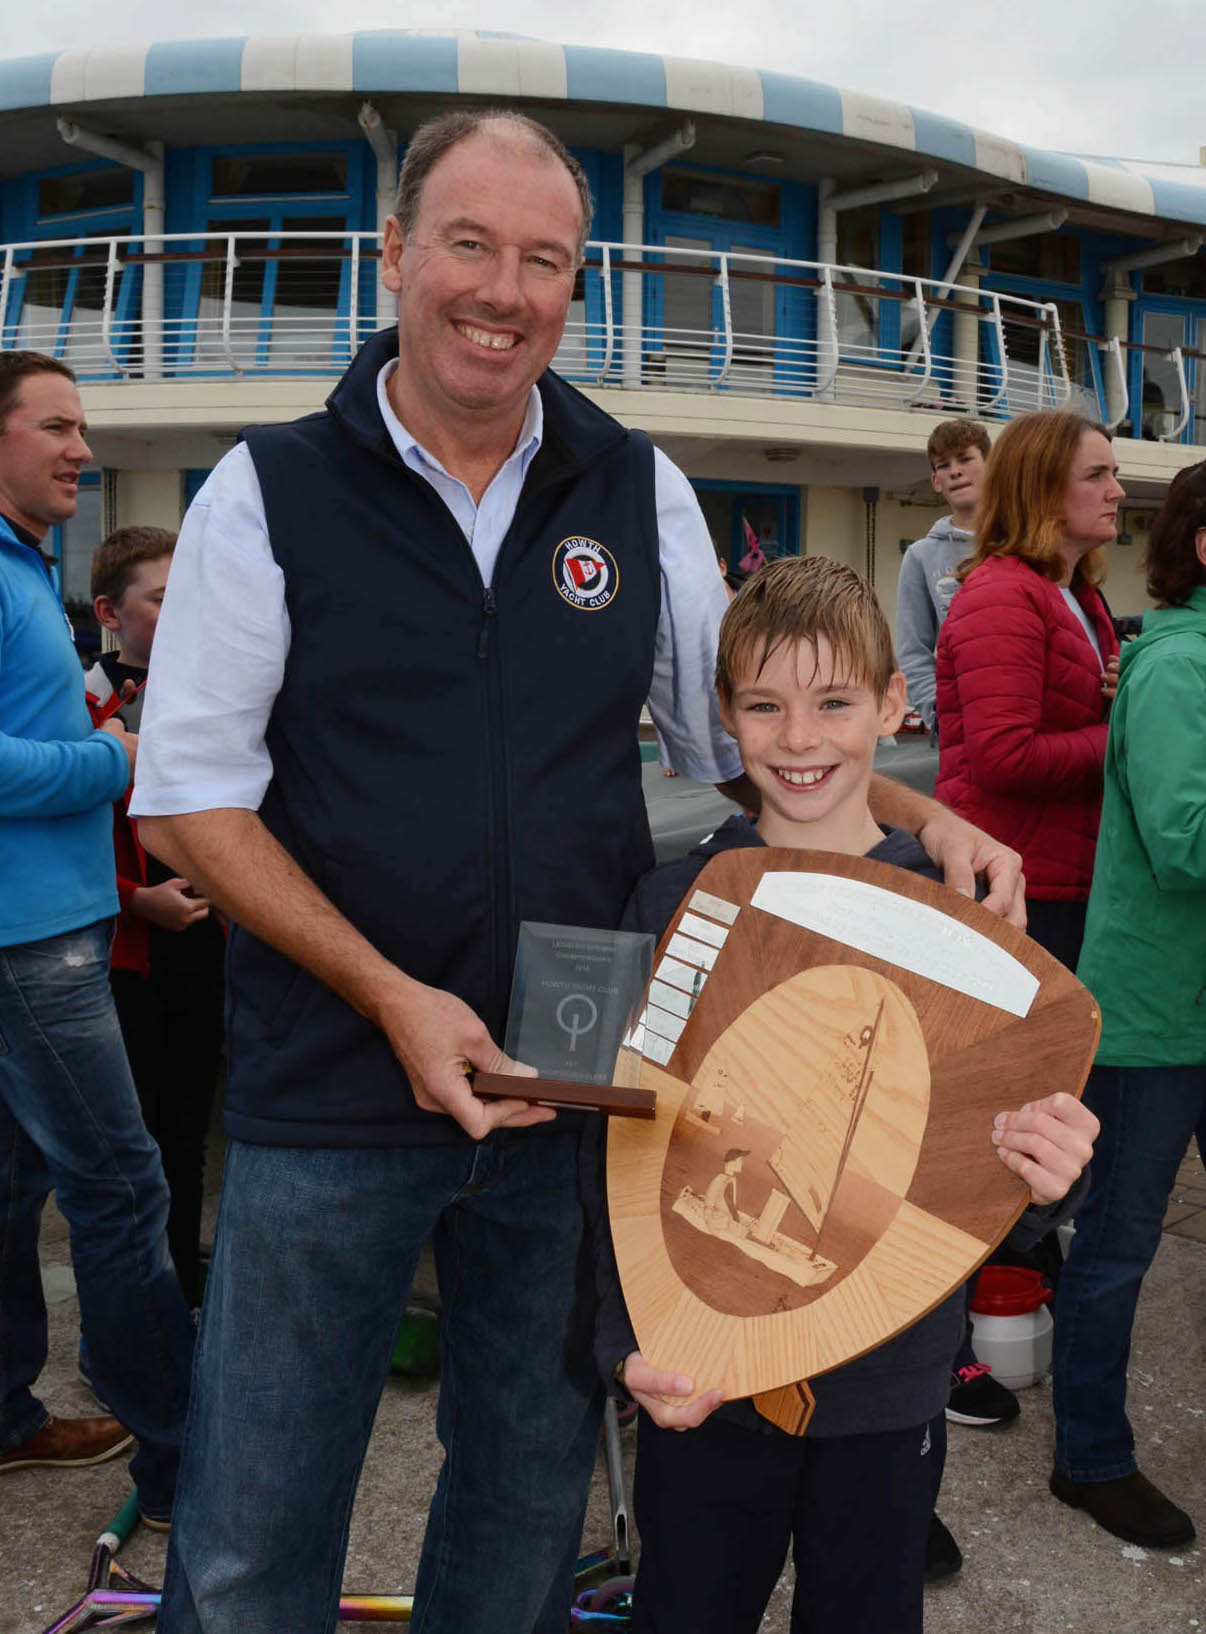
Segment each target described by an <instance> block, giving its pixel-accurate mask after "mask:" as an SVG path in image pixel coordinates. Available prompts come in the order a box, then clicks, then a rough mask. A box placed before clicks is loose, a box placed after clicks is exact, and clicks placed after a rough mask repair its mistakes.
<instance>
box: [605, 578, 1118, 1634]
mask: <svg viewBox="0 0 1206 1634" xmlns="http://www.w3.org/2000/svg"><path fill="white" fill-rule="evenodd" d="M717 691H718V693H719V697H720V708H721V717H722V719H723V720H724V722H725V725H726V726H727V728H728V730H729V731H730V732H731V733H732V735H733V736H734V737H735V738H736V740H737V744H738V747H739V748H740V750H741V759H742V763H743V765H744V767H745V770H746V774H747V775H748V777H749V779H750V781H751V782H752V783H753V784H754V785H755V787H756V788H757V790H758V792H759V795H760V797H761V810H760V813H759V816H758V817H757V819H756V821H751V820H750V819H749V818H747V817H732V818H730V819H729V821H728V822H726V823H725V824H724V826H723V827H722V828H720V829H718V830H717V832H716V833H715V834H713V835H712V836H710V838H708V839H707V840H705V841H704V842H703V843H702V844H701V845H699V846H698V847H696V849H695V850H694V851H693V852H692V853H691V854H690V856H688V857H685V858H683V859H681V860H680V861H678V862H673V863H668V864H666V865H665V866H664V867H662V868H658V869H655V870H654V872H653V873H651V874H649V875H647V876H646V878H645V879H644V880H642V881H641V883H640V885H639V886H638V887H637V890H636V893H635V894H634V897H633V899H632V902H631V903H630V904H629V910H628V912H627V914H626V916H625V925H626V927H627V928H629V929H638V930H644V931H653V932H655V933H657V934H660V933H661V932H662V930H664V928H665V926H666V925H667V923H668V922H669V920H670V918H671V917H672V915H673V914H674V911H675V910H676V908H677V907H678V905H679V903H680V901H681V900H682V898H683V896H684V894H685V893H686V892H687V891H688V890H689V888H690V886H691V883H692V881H693V880H694V879H695V877H696V876H697V875H698V874H699V872H700V871H701V869H702V868H703V867H704V864H705V863H706V861H707V859H708V858H709V857H711V856H714V855H716V853H717V852H720V851H725V850H729V849H733V848H737V847H745V846H761V845H771V846H786V847H790V848H792V849H796V850H802V851H811V850H826V851H836V852H840V853H844V854H847V855H851V856H867V857H871V858H873V859H874V860H876V861H879V862H886V863H892V864H894V865H895V866H897V867H899V868H905V869H909V870H911V871H912V872H914V873H922V874H925V875H927V876H928V877H930V878H934V877H936V876H935V872H934V870H933V868H932V866H931V865H930V863H929V861H928V859H927V858H926V856H925V853H924V852H923V851H922V850H921V848H920V846H919V845H918V844H917V842H916V840H914V839H913V838H912V836H911V835H908V834H905V833H903V832H901V831H900V830H885V829H882V828H880V827H879V826H878V825H877V824H876V822H875V820H874V818H873V817H872V816H871V812H870V810H869V808H868V804H867V790H868V786H869V783H870V780H871V773H872V762H873V758H874V754H875V745H876V742H877V740H878V739H879V738H880V737H881V736H885V735H887V734H888V733H890V732H892V731H893V730H894V729H895V728H896V727H897V726H898V725H899V723H900V719H901V715H902V713H903V710H904V703H905V697H904V677H903V676H902V675H901V674H899V672H897V671H896V669H895V665H894V662H893V657H892V642H891V637H890V635H889V632H888V627H887V622H886V620H885V619H884V616H883V613H882V612H881V610H880V608H879V604H878V603H877V601H876V599H875V593H874V591H873V590H872V589H871V587H870V585H868V584H867V583H866V582H865V581H864V580H862V579H860V578H859V577H858V575H857V574H856V573H854V572H853V571H852V570H851V569H849V568H847V567H843V566H840V565H839V564H838V563H836V562H831V561H827V560H826V559H824V558H822V557H807V558H805V559H803V560H795V559H791V558H787V559H784V560H781V561H778V562H774V563H772V564H771V565H770V566H768V567H766V568H764V569H763V570H762V572H760V573H759V574H757V575H756V576H755V577H754V578H753V579H752V580H751V581H750V582H749V584H747V585H746V586H745V587H744V588H743V589H742V590H741V591H740V592H739V593H738V595H737V596H736V598H735V599H734V601H733V603H732V605H731V607H730V608H729V611H728V613H727V614H726V615H725V619H724V622H723V624H722V625H721V631H720V647H719V654H718V658H717ZM1096 1129H1097V1120H1096V1119H1095V1118H1094V1117H1093V1115H1092V1114H1091V1113H1090V1112H1088V1111H1087V1110H1086V1109H1085V1108H1084V1107H1082V1106H1081V1105H1080V1103H1079V1102H1078V1101H1076V1100H1074V1099H1073V1098H1072V1097H1071V1096H1069V1095H1056V1096H1052V1097H1049V1098H1048V1099H1046V1100H1043V1101H1038V1102H1035V1103H1033V1104H1032V1105H1029V1106H1026V1107H1023V1108H1021V1110H1020V1111H1017V1112H1012V1113H1009V1114H1001V1115H1000V1116H999V1117H998V1118H997V1119H996V1121H995V1123H994V1124H993V1125H991V1126H990V1127H989V1128H986V1129H985V1131H984V1138H985V1141H986V1142H989V1141H991V1142H992V1143H993V1145H995V1147H996V1150H997V1154H998V1156H999V1158H1000V1159H1001V1161H1002V1162H1003V1163H1004V1164H1005V1165H1006V1167H1008V1168H1009V1169H1011V1170H1013V1171H1014V1172H1015V1173H1016V1174H1019V1175H1021V1176H1022V1177H1023V1178H1024V1179H1025V1180H1026V1181H1027V1183H1028V1184H1029V1186H1030V1189H1031V1198H1032V1206H1031V1207H1030V1208H1028V1209H1027V1211H1026V1213H1025V1214H1024V1215H1023V1216H1022V1219H1021V1221H1020V1222H1019V1225H1018V1227H1016V1228H1015V1235H1016V1236H1017V1238H1018V1239H1019V1240H1020V1241H1021V1242H1023V1243H1024V1242H1025V1241H1027V1240H1029V1239H1030V1238H1032V1237H1034V1236H1037V1235H1038V1234H1039V1233H1040V1232H1042V1231H1043V1230H1045V1229H1046V1228H1047V1226H1048V1225H1049V1224H1050V1223H1051V1215H1052V1214H1053V1212H1059V1213H1061V1214H1062V1213H1065V1212H1068V1207H1069V1203H1070V1202H1071V1201H1072V1200H1073V1199H1068V1198H1067V1194H1068V1193H1069V1192H1070V1190H1072V1189H1074V1188H1075V1187H1076V1182H1077V1181H1078V1179H1079V1176H1080V1174H1081V1170H1082V1169H1083V1167H1084V1165H1085V1164H1086V1163H1087V1161H1088V1159H1089V1156H1090V1153H1091V1151H1092V1140H1093V1136H1094V1134H1095V1133H1096ZM588 1137H589V1138H588V1143H587V1151H586V1157H585V1162H584V1171H583V1173H584V1191H585V1193H586V1204H587V1209H588V1213H589V1214H590V1216H591V1221H592V1233H593V1241H594V1249H595V1254H596V1260H597V1265H598V1283H599V1299H600V1308H599V1317H598V1330H597V1342H596V1358H597V1361H598V1363H599V1366H600V1370H601V1372H602V1373H603V1376H604V1377H605V1378H606V1379H609V1380H614V1381H615V1383H616V1384H622V1385H623V1386H624V1387H625V1388H626V1389H627V1391H628V1392H629V1393H630V1394H631V1395H632V1396H633V1397H635V1399H636V1400H637V1401H638V1402H639V1404H640V1405H641V1406H642V1407H643V1408H644V1409H645V1411H644V1412H643V1413H642V1414H641V1415H640V1424H639V1429H638V1442H637V1466H636V1486H635V1515H636V1522H637V1528H638V1531H639V1533H640V1537H641V1550H642V1552H641V1562H640V1570H639V1573H638V1576H637V1582H636V1593H635V1604H634V1616H633V1623H632V1628H633V1631H634V1634H683V1631H685V1630H689V1631H690V1634H752V1631H753V1630H755V1629H757V1627H758V1625H759V1623H760V1621H761V1618H762V1614H763V1611H764V1609H765V1607H766V1603H767V1600H768V1598H769V1596H770V1594H771V1591H772V1590H773V1588H774V1586H775V1584H776V1582H777V1581H778V1578H779V1574H780V1572H781V1570H782V1567H783V1562H784V1559H785V1556H786V1554H787V1549H788V1546H789V1544H790V1545H791V1547H792V1549H793V1552H794V1557H795V1564H796V1574H797V1577H796V1594H795V1601H794V1605H793V1610H792V1623H791V1627H792V1631H793V1634H917V1631H920V1629H921V1626H922V1585H923V1569H924V1557H925V1546H926V1536H927V1532H928V1529H929V1523H930V1517H931V1514H932V1510H933V1503H934V1497H935V1494H936V1493H937V1490H938V1485H939V1481H940V1479H941V1473H942V1460H943V1456H944V1451H945V1445H946V1438H945V1421H944V1417H943V1408H944V1405H945V1403H946V1397H947V1389H948V1385H949V1380H950V1365H951V1358H952V1356H953V1355H954V1353H955V1350H956V1347H957V1346H958V1343H959V1339H960V1336H961V1333H962V1329H963V1320H964V1300H963V1293H962V1290H959V1291H958V1292H956V1293H955V1294H953V1295H952V1296H951V1298H950V1299H948V1300H946V1301H945V1302H944V1303H943V1304H941V1305H940V1306H938V1307H937V1309H935V1310H934V1311H932V1312H930V1314H929V1315H928V1316H925V1317H923V1318H922V1319H921V1320H920V1321H919V1322H917V1323H915V1324H914V1325H913V1327H911V1328H909V1329H908V1330H907V1331H906V1332H904V1333H902V1334H900V1335H898V1336H897V1337H896V1338H894V1339H891V1340H889V1341H888V1342H887V1343H885V1344H883V1345H880V1346H879V1347H878V1348H877V1349H875V1350H873V1351H871V1352H870V1353H868V1354H867V1355H865V1356H862V1357H859V1358H858V1359H857V1360H855V1361H853V1362H850V1363H848V1364H847V1365H846V1366H844V1367H841V1368H838V1369H835V1370H834V1371H833V1372H831V1373H827V1374H824V1375H822V1376H821V1377H819V1378H817V1379H816V1380H814V1381H812V1386H811V1388H812V1391H813V1394H814V1396H815V1398H816V1411H815V1413H814V1415H813V1418H812V1421H811V1423H810V1425H809V1427H808V1431H807V1433H806V1435H804V1436H802V1437H793V1436H789V1435H787V1434H785V1433H784V1432H783V1431H782V1430H779V1429H777V1428H776V1427H775V1426H774V1425H772V1424H770V1423H769V1422H768V1421H767V1420H765V1419H763V1418H762V1417H761V1416H760V1415H759V1414H758V1413H757V1412H756V1410H755V1408H754V1407H753V1404H752V1403H751V1402H749V1401H736V1402H726V1403H724V1404H723V1405H721V1397H720V1392H719V1391H715V1390H714V1391H711V1392H706V1393H705V1394H703V1395H701V1396H700V1397H699V1398H698V1399H697V1400H695V1401H687V1400H686V1399H685V1398H687V1397H689V1396H690V1395H691V1393H692V1391H693V1390H694V1388H695V1384H694V1383H693V1381H692V1380H690V1379H689V1378H685V1377H681V1376H678V1375H676V1374H673V1373H661V1372H657V1371H655V1370H654V1369H653V1368H651V1367H650V1366H649V1365H648V1364H647V1363H646V1362H645V1360H644V1359H643V1357H642V1356H641V1354H640V1352H639V1350H638V1349H637V1346H636V1340H635V1337H634V1335H633V1331H632V1327H631V1324H630V1322H629V1319H628V1315H627V1311H626V1309H625V1306H624V1300H623V1294H622V1291H621V1288H620V1284H619V1277H618V1273H617V1270H616V1264H615V1256H614V1253H613V1251H612V1248H611V1241H610V1234H609V1231H608V1229H607V1216H606V1197H605V1190H604V1183H603V1162H602V1157H601V1152H602V1140H603V1136H602V1131H601V1130H599V1129H597V1128H592V1131H590V1132H588ZM590 1148H593V1155H592V1153H591V1150H590ZM1077 1195H1079V1190H1077ZM1060 1199H1066V1201H1065V1206H1064V1208H1063V1209H1062V1210H1059V1211H1053V1209H1052V1205H1054V1204H1056V1203H1058V1202H1059V1200H1060ZM707 1382H708V1381H707V1380H706V1379H705V1380H700V1381H698V1383H699V1384H701V1385H704V1386H706V1384H707ZM678 1432H682V1433H678Z"/></svg>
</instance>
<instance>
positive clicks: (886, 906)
mask: <svg viewBox="0 0 1206 1634" xmlns="http://www.w3.org/2000/svg"><path fill="white" fill-rule="evenodd" d="M750 904H751V906H752V907H755V908H761V909H763V911H764V912H766V913H770V914H774V915H775V916H776V917H777V918H779V919H787V920H790V922H791V923H792V924H793V925H802V926H803V927H804V929H805V930H811V931H815V932H816V933H817V934H818V935H820V936H828V937H831V938H832V939H833V940H834V941H835V942H844V943H845V944H846V946H847V947H853V948H857V949H858V950H859V952H860V953H869V954H871V955H872V956H873V957H874V958H877V959H884V960H886V961H887V963H888V964H894V965H899V966H900V967H901V968H902V969H903V970H911V971H913V972H914V974H915V975H918V976H925V977H926V978H927V979H928V980H930V981H932V982H938V983H939V984H940V985H941V986H943V987H950V988H953V989H954V990H955V992H957V993H966V994H967V995H968V996H969V997H970V998H974V999H980V1000H981V1001H982V1002H983V1003H985V1004H991V1005H994V1006H995V1007H996V1008H997V1009H998V1010H1007V1011H1008V1012H1009V1013H1010V1014H1011V1015H1015V1016H1025V1015H1028V1014H1029V1012H1030V1006H1031V1005H1032V1004H1033V1003H1034V996H1035V994H1036V993H1037V992H1038V989H1039V981H1038V977H1037V976H1032V975H1031V974H1030V972H1029V971H1028V970H1027V969H1026V967H1025V965H1024V964H1022V963H1021V962H1020V961H1019V960H1018V959H1015V958H1014V957H1013V955H1012V954H1011V953H1006V951H1005V949H1004V948H1000V947H998V946H997V944H996V943H995V942H990V941H989V940H988V938H987V937H986V936H981V935H980V933H979V931H975V930H971V929H970V928H969V927H968V926H967V925H963V924H961V923H960V922H959V920H957V919H952V918H950V917H949V916H948V915H947V914H944V913H940V912H939V911H938V909H937V908H931V907H929V906H927V905H926V904H925V903H923V902H914V901H912V900H911V899H910V898H908V897H903V896H897V895H896V893H895V892H894V891H885V890H884V889H883V888H882V887H881V886H878V885H868V884H867V883H866V881H865V880H861V879H842V878H839V877H838V876H837V875H834V874H788V873H781V874H764V875H763V876H762V878H761V880H760V881H759V882H758V888H757V890H756V891H755V892H754V894H753V896H752V897H751V898H750ZM672 945H673V944H672Z"/></svg>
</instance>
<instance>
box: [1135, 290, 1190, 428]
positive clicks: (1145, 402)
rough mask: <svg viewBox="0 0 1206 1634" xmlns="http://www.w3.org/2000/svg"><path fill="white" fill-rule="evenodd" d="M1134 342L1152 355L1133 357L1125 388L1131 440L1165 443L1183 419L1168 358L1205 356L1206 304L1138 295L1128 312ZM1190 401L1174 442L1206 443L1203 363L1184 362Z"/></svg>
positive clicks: (1179, 398)
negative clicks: (1178, 352) (1186, 353)
mask: <svg viewBox="0 0 1206 1634" xmlns="http://www.w3.org/2000/svg"><path fill="white" fill-rule="evenodd" d="M1131 310H1132V313H1133V317H1132V320H1131V321H1132V324H1133V326H1134V327H1133V338H1134V339H1136V340H1138V341H1140V342H1142V344H1143V345H1144V346H1153V347H1156V348H1158V350H1157V351H1153V352H1146V351H1145V352H1138V351H1135V352H1132V353H1131V354H1130V358H1129V370H1128V378H1127V389H1128V392H1129V394H1130V403H1131V409H1130V420H1131V426H1132V433H1133V435H1134V436H1135V437H1139V438H1143V439H1144V440H1146V441H1149V442H1156V441H1160V440H1163V439H1166V438H1167V439H1169V440H1172V439H1171V438H1169V434H1170V433H1171V432H1172V431H1173V430H1174V429H1175V427H1176V425H1177V423H1178V421H1179V420H1180V418H1181V414H1182V403H1181V388H1180V381H1179V380H1178V378H1177V370H1176V364H1175V363H1174V362H1173V361H1172V359H1171V358H1170V357H1169V356H1168V354H1169V353H1170V352H1172V351H1173V349H1174V348H1175V347H1180V348H1181V349H1182V350H1183V351H1184V350H1188V351H1195V352H1206V300H1193V299H1190V298H1186V297H1181V296H1173V295H1148V294H1141V295H1140V296H1139V298H1138V300H1137V301H1135V303H1134V305H1133V307H1132V309H1131ZM1182 366H1183V368H1184V370H1185V384H1186V389H1187V392H1188V396H1189V418H1188V420H1187V422H1186V424H1185V425H1184V426H1183V427H1182V428H1181V431H1180V433H1179V434H1178V435H1177V437H1176V439H1175V440H1176V441H1177V442H1181V443H1192V444H1197V445H1198V446H1201V445H1202V444H1203V443H1206V363H1203V362H1202V360H1201V359H1200V358H1195V357H1186V358H1184V359H1183V360H1182Z"/></svg>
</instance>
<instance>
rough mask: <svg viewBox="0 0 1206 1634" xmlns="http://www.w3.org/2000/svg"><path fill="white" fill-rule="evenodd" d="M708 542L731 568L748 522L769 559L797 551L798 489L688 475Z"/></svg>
mask: <svg viewBox="0 0 1206 1634" xmlns="http://www.w3.org/2000/svg"><path fill="white" fill-rule="evenodd" d="M691 486H692V488H694V490H695V496H696V498H697V499H698V500H699V504H700V509H701V510H702V511H703V513H704V520H705V521H706V522H707V524H708V531H709V532H710V533H711V535H712V543H713V544H714V545H715V547H716V552H717V555H718V556H723V557H724V558H725V560H726V562H727V563H728V566H729V568H730V570H731V569H734V568H736V567H737V565H738V563H739V562H740V561H741V558H742V557H743V556H744V555H745V553H746V551H747V549H748V548H749V535H748V534H747V532H746V528H747V526H748V527H749V528H750V529H752V531H753V534H754V537H755V538H756V539H757V540H758V543H759V544H760V545H761V546H762V547H763V551H764V553H765V555H766V557H767V559H768V560H770V559H771V558H772V557H774V556H798V555H799V554H800V490H799V488H798V487H793V486H791V485H789V484H787V483H778V482H724V481H720V480H713V479H711V478H702V477H701V478H695V477H692V478H691Z"/></svg>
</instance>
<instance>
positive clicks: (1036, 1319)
mask: <svg viewBox="0 0 1206 1634" xmlns="http://www.w3.org/2000/svg"><path fill="white" fill-rule="evenodd" d="M971 1320H972V1350H973V1351H974V1352H975V1354H976V1360H977V1361H978V1362H983V1363H985V1365H986V1366H988V1367H991V1368H992V1376H993V1378H994V1379H995V1380H996V1381H997V1383H998V1384H1003V1385H1005V1386H1007V1388H1008V1389H1010V1390H1023V1389H1025V1387H1026V1386H1027V1385H1028V1384H1037V1383H1038V1381H1039V1379H1041V1378H1042V1376H1043V1374H1044V1373H1046V1372H1048V1371H1049V1369H1050V1367H1051V1331H1052V1326H1053V1324H1052V1321H1051V1312H1050V1311H1049V1310H1048V1309H1047V1307H1046V1305H1040V1306H1039V1308H1038V1309H1037V1310H1036V1311H1025V1312H1023V1313H1022V1315H1020V1316H985V1315H983V1314H981V1312H979V1311H973V1312H972V1313H971Z"/></svg>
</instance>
